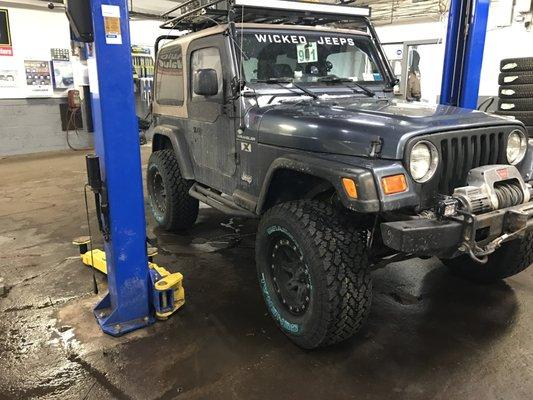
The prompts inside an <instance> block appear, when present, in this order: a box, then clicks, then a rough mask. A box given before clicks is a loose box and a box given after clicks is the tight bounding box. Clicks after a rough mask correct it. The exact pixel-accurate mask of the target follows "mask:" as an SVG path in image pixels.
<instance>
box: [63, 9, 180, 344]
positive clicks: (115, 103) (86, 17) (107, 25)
mask: <svg viewBox="0 0 533 400" xmlns="http://www.w3.org/2000/svg"><path fill="white" fill-rule="evenodd" d="M66 11H67V16H68V18H69V20H70V23H71V28H72V29H71V30H72V36H73V37H74V39H75V40H76V41H81V42H85V43H87V44H86V51H87V55H88V57H87V63H88V67H89V80H90V92H91V101H92V113H93V122H94V143H95V150H96V156H94V155H93V156H88V157H87V170H88V178H89V186H90V187H91V189H92V190H93V191H94V192H95V198H96V208H97V214H98V220H99V227H100V230H101V232H102V234H103V237H104V249H105V253H104V252H102V251H101V250H92V247H91V250H90V251H88V247H87V245H88V243H87V242H79V243H77V244H78V245H79V246H80V253H81V256H82V260H83V261H84V262H85V263H86V264H89V265H91V266H93V267H94V268H96V269H99V270H100V271H102V272H105V273H107V275H108V288H109V293H108V294H107V295H106V296H105V297H104V298H103V300H102V301H101V302H100V303H99V304H98V305H97V306H96V307H95V309H94V314H95V316H96V319H97V320H98V323H99V324H100V327H101V328H102V330H103V331H104V332H105V333H108V334H110V335H113V336H119V335H122V334H124V333H127V332H130V331H132V330H135V329H138V328H142V327H144V326H147V325H150V324H152V323H153V322H154V321H155V318H156V317H157V318H159V319H165V318H166V317H168V316H169V315H170V314H171V313H172V312H174V311H176V309H177V308H179V307H180V306H181V305H182V304H183V302H184V291H183V287H182V286H181V280H182V276H181V274H179V273H175V274H170V273H169V272H168V271H166V270H165V269H164V268H162V267H159V266H158V265H156V264H154V263H152V262H151V259H150V260H149V257H148V254H147V246H146V220H145V213H144V197H143V188H142V174H141V154H140V146H139V134H138V122H137V116H136V113H135V99H134V93H133V82H132V75H131V74H132V59H131V44H130V34H129V13H128V7H127V1H126V0H81V1H80V0H71V1H68V2H67V3H66Z"/></svg>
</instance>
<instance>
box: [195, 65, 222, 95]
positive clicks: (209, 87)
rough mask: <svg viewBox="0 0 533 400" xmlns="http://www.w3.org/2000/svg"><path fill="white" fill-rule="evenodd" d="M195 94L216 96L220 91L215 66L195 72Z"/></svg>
mask: <svg viewBox="0 0 533 400" xmlns="http://www.w3.org/2000/svg"><path fill="white" fill-rule="evenodd" d="M192 86H193V90H194V94H197V95H199V96H214V95H216V94H217V93H218V77H217V71H215V70H214V69H213V68H205V69H199V70H198V71H196V72H195V74H194V76H193V82H192Z"/></svg>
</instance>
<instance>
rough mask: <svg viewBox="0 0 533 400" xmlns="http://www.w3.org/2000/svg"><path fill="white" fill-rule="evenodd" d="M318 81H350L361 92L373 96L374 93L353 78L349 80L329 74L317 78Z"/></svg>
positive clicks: (350, 87) (348, 86)
mask: <svg viewBox="0 0 533 400" xmlns="http://www.w3.org/2000/svg"><path fill="white" fill-rule="evenodd" d="M318 82H325V83H352V84H354V85H355V86H356V87H357V88H359V89H361V90H362V91H363V93H364V94H366V95H367V96H369V97H374V96H375V95H376V93H375V92H373V91H372V90H370V89H369V88H367V87H366V86H363V85H361V84H360V83H357V82H356V81H353V80H351V79H349V78H340V77H338V76H331V75H330V76H324V77H322V78H318ZM344 86H346V87H347V88H349V89H354V88H353V87H352V86H350V85H344Z"/></svg>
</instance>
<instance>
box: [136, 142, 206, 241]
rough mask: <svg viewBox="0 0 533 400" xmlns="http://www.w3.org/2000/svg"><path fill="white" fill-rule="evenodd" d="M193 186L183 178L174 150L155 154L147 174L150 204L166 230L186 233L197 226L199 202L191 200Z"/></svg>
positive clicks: (156, 218) (150, 161)
mask: <svg viewBox="0 0 533 400" xmlns="http://www.w3.org/2000/svg"><path fill="white" fill-rule="evenodd" d="M193 183H194V182H193V181H189V180H187V179H184V178H183V177H182V176H181V172H180V168H179V165H178V160H177V159H176V156H175V154H174V151H173V150H171V149H165V150H159V151H154V152H153V153H152V155H151V156H150V159H149V160H148V170H147V173H146V186H147V189H148V200H149V204H150V208H151V210H152V215H153V216H154V219H155V220H156V222H157V223H158V225H159V226H160V227H162V228H163V229H164V230H167V231H178V230H184V229H188V228H190V227H192V226H193V225H194V223H195V222H196V218H197V217H198V207H199V204H198V200H196V199H195V198H193V197H191V196H189V189H190V188H191V186H192V184H193Z"/></svg>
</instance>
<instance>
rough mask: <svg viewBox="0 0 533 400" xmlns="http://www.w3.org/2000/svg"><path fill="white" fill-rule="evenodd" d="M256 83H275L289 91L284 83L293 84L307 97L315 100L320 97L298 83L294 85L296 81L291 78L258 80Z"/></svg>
mask: <svg viewBox="0 0 533 400" xmlns="http://www.w3.org/2000/svg"><path fill="white" fill-rule="evenodd" d="M256 82H258V83H273V84H278V85H280V86H281V87H282V88H284V89H289V90H290V88H287V87H285V86H283V84H284V83H292V85H293V86H294V87H295V88H296V89H299V90H300V91H302V92H303V93H305V94H306V95H308V96H310V97H312V98H313V99H314V100H316V99H318V95H317V94H316V93H313V92H311V91H310V90H309V89H306V88H305V87H303V86H300V85H298V84H296V83H294V80H293V79H291V78H268V79H258V80H257V81H256Z"/></svg>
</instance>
